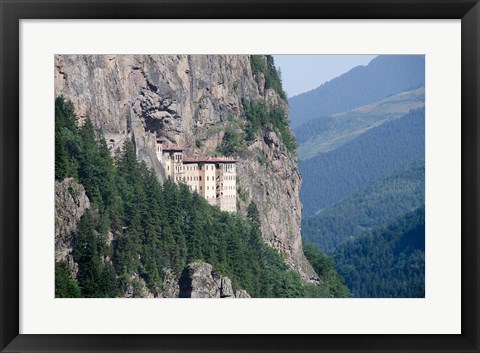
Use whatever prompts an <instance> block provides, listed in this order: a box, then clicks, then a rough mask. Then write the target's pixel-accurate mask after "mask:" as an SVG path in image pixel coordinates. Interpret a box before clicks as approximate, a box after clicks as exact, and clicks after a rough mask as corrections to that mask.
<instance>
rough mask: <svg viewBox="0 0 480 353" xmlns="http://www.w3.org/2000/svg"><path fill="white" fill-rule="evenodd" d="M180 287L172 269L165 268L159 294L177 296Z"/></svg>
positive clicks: (167, 296) (164, 296) (163, 296)
mask: <svg viewBox="0 0 480 353" xmlns="http://www.w3.org/2000/svg"><path fill="white" fill-rule="evenodd" d="M179 292H180V287H179V285H178V278H176V277H175V274H174V273H173V271H172V269H167V270H165V276H164V279H163V291H162V293H161V295H160V297H162V298H178V294H179Z"/></svg>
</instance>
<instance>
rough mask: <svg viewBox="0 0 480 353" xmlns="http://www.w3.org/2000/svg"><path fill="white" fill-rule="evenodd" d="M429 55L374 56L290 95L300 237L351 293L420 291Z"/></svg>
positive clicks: (390, 294) (420, 294)
mask: <svg viewBox="0 0 480 353" xmlns="http://www.w3.org/2000/svg"><path fill="white" fill-rule="evenodd" d="M424 85H425V60H424V57H423V56H420V55H419V56H413V55H388V56H379V57H377V58H375V59H374V60H372V61H371V62H370V64H369V65H367V66H359V67H356V68H354V69H352V70H350V71H348V72H347V73H345V74H343V75H341V76H339V77H337V78H335V79H333V80H331V81H329V82H327V83H325V84H323V85H322V86H320V87H318V88H316V89H314V90H312V91H310V92H306V93H303V94H301V95H298V96H296V97H293V98H291V99H290V100H289V104H290V109H291V112H290V120H291V123H292V126H293V128H294V132H295V135H296V138H297V142H298V158H299V160H300V163H299V166H300V172H301V175H302V188H301V190H300V199H301V202H302V205H303V210H302V237H303V240H304V241H305V242H306V243H311V244H313V245H314V246H315V247H316V248H317V249H319V250H320V251H322V252H325V253H327V254H329V255H331V256H333V258H334V260H335V268H336V269H337V271H338V272H339V273H340V274H341V275H342V276H343V277H344V279H345V283H346V285H347V287H348V288H349V290H350V292H351V294H352V295H353V296H357V297H423V296H424V256H425V249H424V246H425V244H424V242H425V228H424V227H425V226H424V223H425V221H424V217H425V216H424V212H425V211H424V204H425V200H424V199H425V162H424V161H425V109H424V108H425V89H424Z"/></svg>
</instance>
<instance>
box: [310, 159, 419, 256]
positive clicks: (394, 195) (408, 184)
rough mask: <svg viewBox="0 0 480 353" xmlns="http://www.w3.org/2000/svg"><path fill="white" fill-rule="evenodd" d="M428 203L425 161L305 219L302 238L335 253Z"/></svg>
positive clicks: (402, 169) (403, 169) (395, 173)
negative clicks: (343, 246) (355, 239)
mask: <svg viewBox="0 0 480 353" xmlns="http://www.w3.org/2000/svg"><path fill="white" fill-rule="evenodd" d="M424 203H425V161H424V160H423V159H421V160H418V161H414V162H411V163H408V164H406V165H404V166H403V167H402V168H400V169H398V170H396V171H395V172H394V173H392V174H390V175H387V176H385V177H383V178H381V179H379V180H377V181H375V182H374V183H372V184H370V185H369V186H367V187H366V188H365V189H363V190H361V191H359V192H357V193H355V194H354V195H352V196H350V197H349V198H347V199H344V200H341V201H339V202H337V203H335V204H333V205H332V206H330V207H328V208H327V209H324V210H322V211H321V212H320V213H319V214H318V215H315V216H313V217H310V218H306V219H304V220H302V237H303V239H305V240H306V241H309V242H312V243H314V244H315V245H316V246H318V248H320V249H322V250H323V251H325V252H327V253H331V252H332V251H334V250H335V248H337V247H338V246H339V245H341V244H342V243H344V242H345V241H347V240H348V239H352V238H358V237H360V236H361V235H363V234H364V233H365V231H366V230H372V229H374V228H377V227H379V226H382V225H384V224H388V223H391V222H393V221H394V220H395V219H396V218H397V217H399V216H401V215H403V214H405V213H406V212H409V211H411V210H413V209H415V208H417V207H419V206H421V205H422V204H424Z"/></svg>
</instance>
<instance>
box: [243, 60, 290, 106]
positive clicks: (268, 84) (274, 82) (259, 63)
mask: <svg viewBox="0 0 480 353" xmlns="http://www.w3.org/2000/svg"><path fill="white" fill-rule="evenodd" d="M250 65H251V67H252V72H253V74H254V75H255V80H256V81H257V84H260V80H259V73H260V72H261V73H263V75H264V77H265V88H272V89H273V90H274V91H275V92H277V93H278V95H279V96H280V97H282V98H283V99H287V95H286V94H285V92H284V91H283V88H282V75H281V73H280V71H277V69H276V68H275V62H274V60H273V56H271V55H251V56H250Z"/></svg>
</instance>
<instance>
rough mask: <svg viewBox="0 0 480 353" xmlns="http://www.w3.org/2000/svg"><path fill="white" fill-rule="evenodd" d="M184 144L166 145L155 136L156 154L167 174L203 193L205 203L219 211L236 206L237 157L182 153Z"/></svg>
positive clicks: (230, 209)
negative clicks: (179, 145)
mask: <svg viewBox="0 0 480 353" xmlns="http://www.w3.org/2000/svg"><path fill="white" fill-rule="evenodd" d="M183 151H184V149H183V148H180V147H178V146H174V145H165V144H163V142H162V141H161V140H159V139H157V151H156V152H157V158H158V160H159V161H160V163H162V165H163V167H164V168H165V171H166V172H167V177H168V178H169V179H171V180H173V181H175V182H176V183H179V182H184V183H186V184H187V185H188V186H189V187H190V188H191V189H192V190H194V191H196V192H198V193H199V194H200V195H202V196H203V197H204V198H205V199H206V200H207V201H208V203H210V204H211V205H216V206H218V207H220V209H221V210H222V211H228V212H235V211H236V210H237V181H236V176H237V172H236V163H237V160H235V159H233V158H231V157H199V158H187V157H184V156H183Z"/></svg>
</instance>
